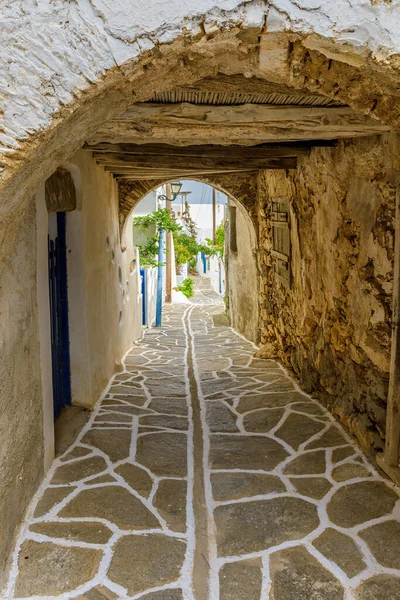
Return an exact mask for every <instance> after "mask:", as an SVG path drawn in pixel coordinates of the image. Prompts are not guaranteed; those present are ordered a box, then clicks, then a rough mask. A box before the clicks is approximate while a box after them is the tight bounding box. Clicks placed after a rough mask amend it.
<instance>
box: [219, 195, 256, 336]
mask: <svg viewBox="0 0 400 600" xmlns="http://www.w3.org/2000/svg"><path fill="white" fill-rule="evenodd" d="M235 206H236V207H237V208H236V231H237V252H232V251H231V250H229V241H228V243H227V246H226V248H227V260H226V264H227V265H228V272H229V288H228V289H229V292H228V293H229V314H230V320H231V325H232V327H233V328H234V329H236V331H238V332H239V333H241V334H242V335H244V336H245V337H246V338H247V339H248V340H251V341H252V342H254V343H258V342H259V338H260V323H259V277H258V266H257V245H256V236H255V231H254V226H253V224H252V222H251V220H250V217H249V216H248V214H247V213H246V212H245V209H244V208H243V207H242V206H241V205H240V204H239V203H235Z"/></svg>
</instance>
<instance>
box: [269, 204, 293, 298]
mask: <svg viewBox="0 0 400 600" xmlns="http://www.w3.org/2000/svg"><path fill="white" fill-rule="evenodd" d="M271 223H272V251H271V254H272V258H273V265H274V273H275V277H276V278H277V279H279V280H280V281H281V282H282V283H283V284H284V285H286V286H287V287H290V214H289V201H288V200H287V199H286V198H276V199H275V200H273V201H272V212H271Z"/></svg>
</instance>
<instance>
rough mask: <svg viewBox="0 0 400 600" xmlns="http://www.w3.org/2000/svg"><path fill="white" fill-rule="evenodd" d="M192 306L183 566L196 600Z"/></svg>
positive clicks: (189, 598) (185, 583) (186, 590)
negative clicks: (194, 587) (194, 574)
mask: <svg viewBox="0 0 400 600" xmlns="http://www.w3.org/2000/svg"><path fill="white" fill-rule="evenodd" d="M191 310H192V307H188V308H186V309H185V311H184V313H183V315H182V321H181V323H182V329H183V331H184V333H185V354H184V357H185V387H186V406H187V411H188V417H187V418H188V432H187V433H188V440H187V481H188V484H187V491H186V535H187V540H188V541H187V548H186V557H185V563H184V565H183V568H182V587H183V598H184V600H194V598H193V593H192V589H193V588H192V578H193V561H194V551H195V543H196V538H195V520H194V513H193V486H194V448H193V410H192V402H191V393H190V381H189V364H188V353H189V337H188V333H187V330H186V325H185V319H186V316H187V315H190V312H191Z"/></svg>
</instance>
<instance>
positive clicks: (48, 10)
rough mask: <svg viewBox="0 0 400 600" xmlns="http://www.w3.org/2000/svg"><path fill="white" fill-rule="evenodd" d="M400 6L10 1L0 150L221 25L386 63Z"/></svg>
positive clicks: (395, 42)
mask: <svg viewBox="0 0 400 600" xmlns="http://www.w3.org/2000/svg"><path fill="white" fill-rule="evenodd" d="M398 7H399V3H398V2H392V3H386V2H375V3H371V2H369V1H368V0H354V1H353V2H352V3H351V4H350V3H349V2H347V1H346V0H335V1H334V2H333V1H332V2H327V3H315V2H313V1H311V0H302V1H301V2H298V1H295V0H275V1H274V2H270V3H268V4H267V5H266V4H265V3H264V2H261V1H259V0H253V1H250V2H243V1H242V2H240V1H239V0H219V2H218V3H217V2H215V0H203V1H202V3H201V9H200V8H199V3H198V2H197V1H196V0H185V2H180V1H178V0H175V1H174V2H169V3H166V2H163V1H160V0H152V1H151V2H147V3H143V4H138V3H137V2H136V0H117V1H115V0H78V1H77V2H73V3H72V2H66V1H59V2H56V3H54V2H50V0H41V1H40V2H36V1H35V0H28V1H26V0H24V1H22V0H18V1H15V0H8V1H6V2H5V5H4V6H3V7H2V12H3V23H4V24H5V26H4V27H3V28H2V37H3V39H2V43H1V46H2V48H3V50H4V55H3V59H4V61H3V65H4V66H3V67H2V69H4V71H3V72H1V71H0V78H1V79H2V80H4V85H3V86H2V94H3V106H2V109H3V114H2V118H3V120H4V124H2V129H1V131H2V133H1V137H0V141H1V144H2V146H3V147H4V149H5V150H6V151H7V150H8V149H10V148H15V147H18V143H19V141H22V140H26V139H27V138H28V137H29V136H30V135H31V134H32V133H34V132H36V131H39V130H40V129H42V128H43V127H46V126H48V125H49V123H50V121H51V119H52V117H53V115H54V114H55V113H57V111H59V110H60V108H62V107H63V106H65V105H67V104H70V103H72V102H73V100H74V95H76V94H77V93H78V94H79V93H80V92H82V91H84V90H85V89H87V88H88V86H90V84H91V83H93V82H94V81H96V80H98V79H99V78H101V77H102V76H104V74H105V73H106V71H107V70H109V69H111V68H112V67H115V66H116V65H119V66H121V65H123V64H124V63H126V62H127V61H129V60H132V59H135V58H137V57H138V56H139V55H140V54H141V53H142V52H143V51H146V50H150V49H152V48H153V47H154V46H155V44H157V43H168V42H171V41H172V40H173V39H174V38H176V37H177V36H179V35H180V34H181V33H182V32H183V31H186V32H187V33H188V34H189V33H190V34H191V35H196V34H202V33H203V32H204V31H206V32H210V33H212V31H213V29H215V27H219V26H220V25H221V24H223V23H224V22H225V23H229V22H230V23H231V24H237V23H240V24H241V26H248V27H251V26H254V27H258V28H259V29H261V28H262V26H263V25H264V15H265V13H266V14H267V17H266V20H265V25H266V27H267V29H268V31H285V30H286V31H288V30H290V31H294V32H301V33H307V34H313V33H314V34H316V35H318V36H322V37H325V38H327V39H330V38H335V39H336V41H337V42H338V43H339V44H347V45H348V46H349V47H352V48H354V49H355V52H356V53H357V52H358V53H359V54H361V55H362V54H363V53H364V54H365V52H368V51H369V52H372V53H373V54H374V56H375V57H376V58H382V57H383V58H385V57H386V56H389V55H391V54H396V53H397V52H398V47H399V42H400V33H399V29H398V26H397V21H396V19H394V18H393V14H394V12H395V11H396V9H398Z"/></svg>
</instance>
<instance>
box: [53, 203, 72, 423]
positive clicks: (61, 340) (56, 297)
mask: <svg viewBox="0 0 400 600" xmlns="http://www.w3.org/2000/svg"><path fill="white" fill-rule="evenodd" d="M49 292H50V321H51V359H52V375H53V403H54V420H55V419H57V417H58V416H59V414H60V412H61V411H62V409H63V408H64V406H67V405H69V404H71V370H70V359H69V326H68V281H67V246H66V216H65V213H63V212H59V213H57V237H56V239H55V240H51V239H49Z"/></svg>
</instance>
